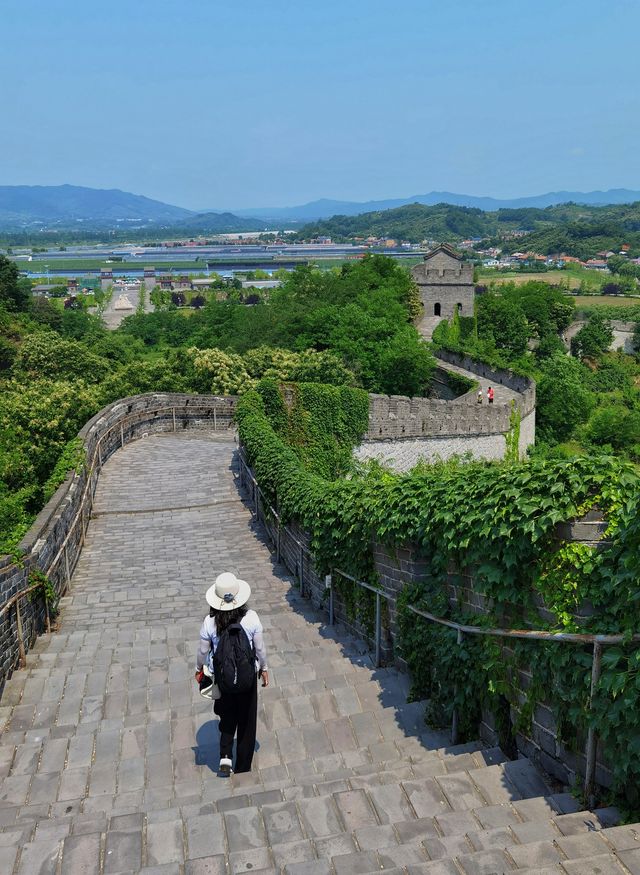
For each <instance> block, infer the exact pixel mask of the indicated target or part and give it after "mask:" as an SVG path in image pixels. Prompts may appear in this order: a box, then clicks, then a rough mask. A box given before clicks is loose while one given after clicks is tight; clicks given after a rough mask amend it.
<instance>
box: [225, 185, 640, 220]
mask: <svg viewBox="0 0 640 875" xmlns="http://www.w3.org/2000/svg"><path fill="white" fill-rule="evenodd" d="M638 200H640V191H632V190H631V189H627V188H612V189H609V190H608V191H587V192H584V191H550V192H547V194H539V195H533V196H531V197H520V198H511V199H509V198H504V199H499V198H492V197H476V196H475V195H468V194H454V193H453V192H450V191H430V192H429V193H428V194H416V195H413V196H412V197H405V198H392V199H390V200H378V201H364V202H362V203H360V202H356V201H337V200H328V199H326V198H323V199H321V200H317V201H311V202H310V203H308V204H302V205H301V206H297V207H272V208H271V207H262V208H260V209H256V208H251V209H238V210H234V211H233V212H234V213H235V214H236V215H238V216H249V217H260V218H262V219H267V220H270V221H282V220H287V219H289V220H293V221H304V222H309V221H313V220H315V219H326V218H329V217H330V216H336V215H340V216H358V215H360V214H361V213H371V212H379V211H380V210H390V209H393V208H395V207H404V206H407V204H424V205H425V206H435V205H436V204H452V205H453V206H458V207H477V208H478V209H480V210H485V211H487V212H493V211H495V210H499V209H516V208H518V209H519V208H522V207H538V208H544V207H552V206H556V205H557V204H565V203H569V202H570V201H572V202H575V203H578V204H589V205H603V204H628V203H633V202H634V201H638Z"/></svg>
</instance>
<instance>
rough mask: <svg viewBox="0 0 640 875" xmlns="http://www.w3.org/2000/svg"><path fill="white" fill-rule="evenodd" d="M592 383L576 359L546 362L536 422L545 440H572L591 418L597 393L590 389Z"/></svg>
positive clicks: (539, 382)
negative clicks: (573, 435)
mask: <svg viewBox="0 0 640 875" xmlns="http://www.w3.org/2000/svg"><path fill="white" fill-rule="evenodd" d="M588 380H589V371H588V370H587V368H585V367H584V365H581V364H580V362H578V361H576V359H572V358H569V357H568V356H565V355H554V356H551V358H549V359H548V360H546V361H545V362H544V363H543V365H542V378H541V379H540V380H539V381H538V384H537V411H536V422H537V428H538V430H539V433H540V436H541V437H542V438H543V439H544V440H547V441H551V442H561V441H565V440H568V438H570V437H571V435H572V434H573V431H574V429H575V428H576V426H578V425H580V423H582V422H585V421H586V420H587V419H588V417H589V414H590V413H591V411H592V409H593V407H594V405H595V398H594V396H593V393H592V392H590V391H589V390H588V389H587V388H586V386H587V385H588Z"/></svg>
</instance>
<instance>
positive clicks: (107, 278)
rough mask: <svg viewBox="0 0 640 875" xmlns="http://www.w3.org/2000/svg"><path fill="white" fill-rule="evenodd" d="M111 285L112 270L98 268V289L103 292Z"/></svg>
mask: <svg viewBox="0 0 640 875" xmlns="http://www.w3.org/2000/svg"><path fill="white" fill-rule="evenodd" d="M112 285H113V270H112V269H111V268H110V267H102V268H100V288H101V289H102V291H103V292H106V290H107V289H108V288H109V286H112Z"/></svg>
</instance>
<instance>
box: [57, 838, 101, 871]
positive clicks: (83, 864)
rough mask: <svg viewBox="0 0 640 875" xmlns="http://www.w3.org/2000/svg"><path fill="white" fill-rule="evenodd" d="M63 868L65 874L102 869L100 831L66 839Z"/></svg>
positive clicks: (63, 849) (63, 851)
mask: <svg viewBox="0 0 640 875" xmlns="http://www.w3.org/2000/svg"><path fill="white" fill-rule="evenodd" d="M61 869H62V871H63V872H64V873H65V875H94V873H96V872H99V871H100V833H93V834H87V835H72V836H69V837H68V838H66V839H65V840H64V845H63V848H62V864H61Z"/></svg>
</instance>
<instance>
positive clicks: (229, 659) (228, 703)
mask: <svg viewBox="0 0 640 875" xmlns="http://www.w3.org/2000/svg"><path fill="white" fill-rule="evenodd" d="M250 595H251V587H250V586H249V584H248V583H247V582H246V581H244V580H239V579H238V578H237V577H236V576H235V574H232V573H231V572H229V571H225V572H224V573H223V574H219V575H218V576H217V577H216V580H215V583H214V584H213V586H211V587H209V589H208V590H207V594H206V596H205V597H206V600H207V602H208V604H209V606H210V610H209V616H208V617H205V618H204V621H203V623H202V628H201V629H200V646H199V647H198V655H197V660H196V679H197V680H201V678H202V670H203V666H205V665H206V666H207V668H208V670H209V672H210V673H211V674H212V675H213V676H214V683H215V684H217V686H218V687H219V689H220V692H221V695H220V698H218V699H216V700H214V706H213V708H214V711H215V713H216V714H217V715H218V716H219V718H220V725H219V729H220V768H219V773H220V774H221V775H230V774H231V770H232V764H233V738H234V736H235V735H236V734H237V744H236V765H235V769H234V771H235V772H236V773H238V772H249V771H251V762H252V760H253V752H254V749H255V746H256V721H257V715H258V677H261V678H262V686H263V687H267V686H269V672H268V669H267V652H266V649H265V646H264V637H263V633H262V623H261V622H260V618H259V617H258V615H257V614H256V612H255V611H252V610H251V609H250V608H249V607H248V605H247V602H248V601H249V596H250Z"/></svg>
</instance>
